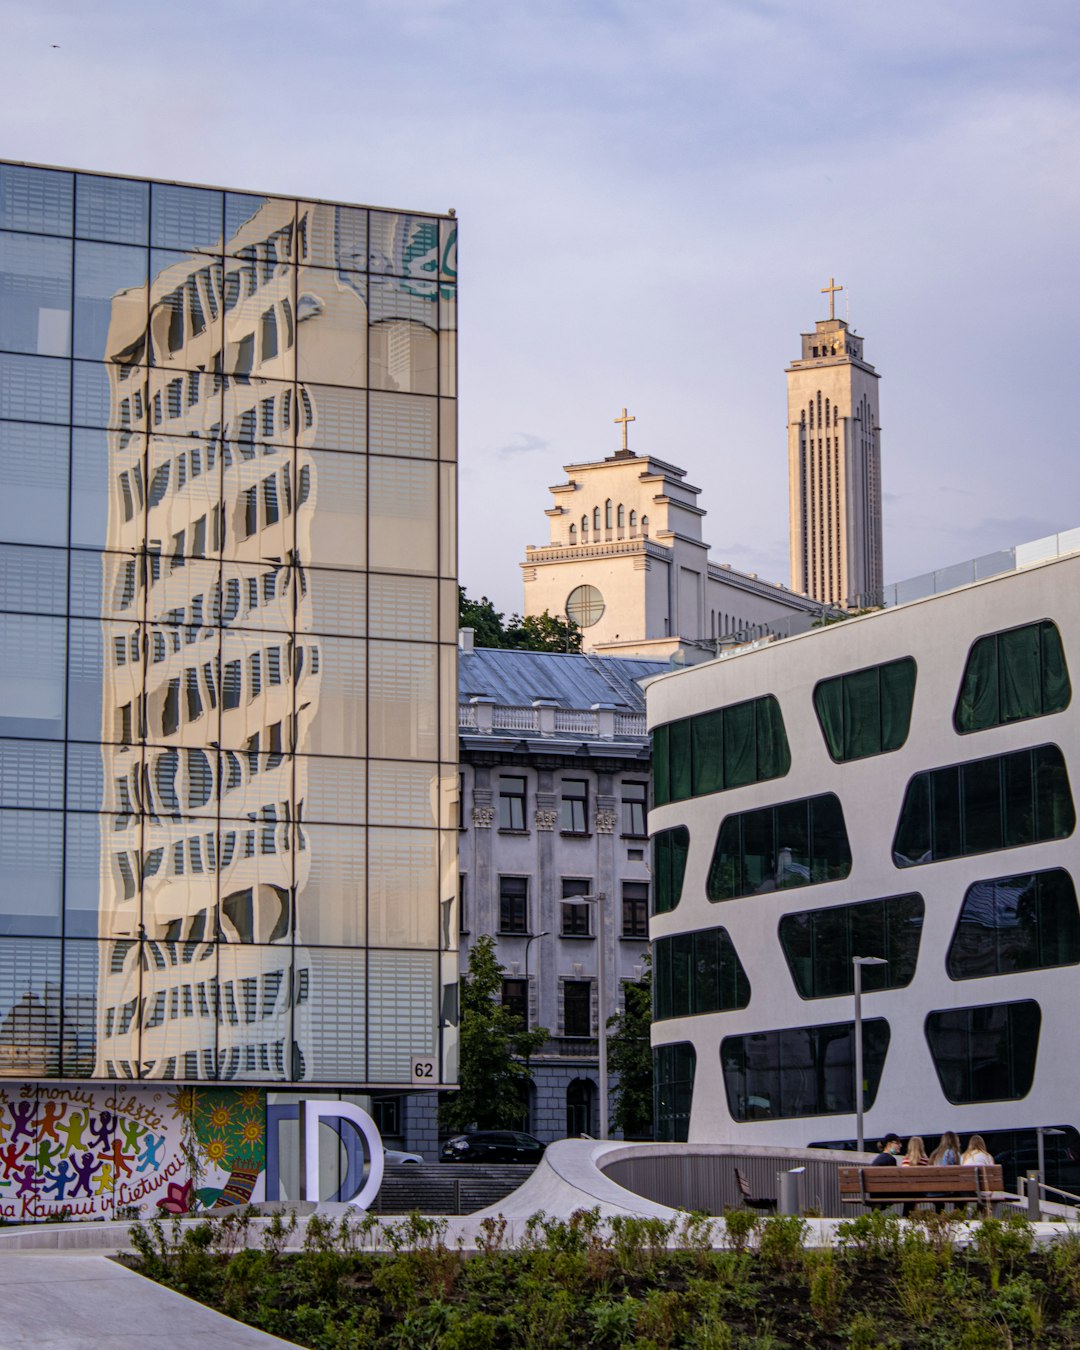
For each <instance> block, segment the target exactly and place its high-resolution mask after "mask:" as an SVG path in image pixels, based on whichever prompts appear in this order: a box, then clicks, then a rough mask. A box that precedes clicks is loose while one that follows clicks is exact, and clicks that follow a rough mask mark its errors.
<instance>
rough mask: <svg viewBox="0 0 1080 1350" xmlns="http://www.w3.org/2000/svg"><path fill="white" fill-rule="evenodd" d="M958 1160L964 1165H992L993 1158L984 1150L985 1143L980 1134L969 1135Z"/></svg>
mask: <svg viewBox="0 0 1080 1350" xmlns="http://www.w3.org/2000/svg"><path fill="white" fill-rule="evenodd" d="M960 1161H961V1163H962V1164H963V1165H964V1166H965V1167H993V1165H994V1160H993V1158H992V1157H991V1156H990V1154H989V1153H987V1151H986V1144H985V1143H984V1141H983V1137H982V1135H981V1134H973V1135H972V1136H971V1138H970V1139H969V1140H968V1146H967V1148H966V1149H964V1156H963V1157H962V1158H961V1159H960Z"/></svg>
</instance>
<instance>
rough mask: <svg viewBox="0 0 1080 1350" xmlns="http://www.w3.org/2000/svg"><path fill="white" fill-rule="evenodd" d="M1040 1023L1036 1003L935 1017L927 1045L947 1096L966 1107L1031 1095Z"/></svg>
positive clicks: (950, 1010) (928, 1024) (944, 1012)
mask: <svg viewBox="0 0 1080 1350" xmlns="http://www.w3.org/2000/svg"><path fill="white" fill-rule="evenodd" d="M1041 1022H1042V1013H1041V1011H1040V1008H1039V1005H1038V1004H1037V1003H1036V1002H1035V1000H1034V999H1023V1000H1021V1001H1019V1002H1016V1003H991V1004H988V1005H984V1006H982V1007H973V1008H945V1009H943V1010H941V1011H940V1012H932V1013H930V1014H929V1015H928V1016H927V1019H926V1043H927V1045H928V1046H929V1047H930V1056H931V1058H932V1059H933V1061H934V1068H935V1070H936V1071H937V1076H938V1079H939V1080H940V1082H941V1090H942V1092H943V1093H944V1094H945V1096H946V1098H947V1099H948V1100H949V1101H950V1102H953V1103H954V1104H956V1105H961V1104H963V1103H966V1102H1003V1101H1016V1100H1018V1099H1019V1098H1020V1097H1026V1096H1027V1094H1028V1093H1029V1092H1030V1091H1031V1082H1032V1079H1033V1078H1034V1076H1035V1061H1036V1059H1037V1057H1038V1052H1039V1028H1040V1025H1041Z"/></svg>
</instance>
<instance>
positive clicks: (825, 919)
mask: <svg viewBox="0 0 1080 1350" xmlns="http://www.w3.org/2000/svg"><path fill="white" fill-rule="evenodd" d="M924 912H925V906H924V904H923V899H922V896H921V895H893V896H890V897H889V898H888V899H885V900H863V901H861V902H860V903H859V904H856V905H835V906H833V907H832V908H831V909H808V910H803V911H801V912H800V913H797V914H785V915H784V917H783V918H782V919H781V920H780V946H781V948H782V949H783V952H784V959H785V960H786V961H787V963H788V968H789V969H790V971H791V975H792V978H793V979H794V981H795V988H796V989H797V990H798V991H799V997H800V998H839V997H841V996H843V995H846V994H850V993H852V992H853V990H854V968H853V966H852V957H853V956H880V957H883V958H884V959H885V960H886V961H887V962H888V965H885V966H864V967H863V972H862V986H863V988H864V989H865V990H872V989H902V988H904V986H906V985H908V984H910V983H911V980H912V977H913V976H914V974H915V966H916V963H917V961H918V957H919V939H920V937H921V936H922V924H923V915H924Z"/></svg>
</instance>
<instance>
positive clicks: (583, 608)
mask: <svg viewBox="0 0 1080 1350" xmlns="http://www.w3.org/2000/svg"><path fill="white" fill-rule="evenodd" d="M603 612H604V597H603V596H602V595H601V594H600V592H599V591H598V590H597V589H596V587H595V586H575V587H574V589H573V590H572V591H571V592H570V594H569V595H568V596H567V597H566V613H567V616H568V617H569V618H571V619H573V621H574V622H575V623H576V624H577V626H578V627H579V628H591V627H592V626H593V624H594V623H599V622H600V616H601V615H602V614H603Z"/></svg>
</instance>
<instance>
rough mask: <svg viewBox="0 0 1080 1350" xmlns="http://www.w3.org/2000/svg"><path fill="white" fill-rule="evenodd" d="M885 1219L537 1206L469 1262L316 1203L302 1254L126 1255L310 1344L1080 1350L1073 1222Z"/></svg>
mask: <svg viewBox="0 0 1080 1350" xmlns="http://www.w3.org/2000/svg"><path fill="white" fill-rule="evenodd" d="M736 1216H742V1217H744V1218H745V1219H749V1221H750V1225H749V1226H747V1225H746V1224H745V1223H743V1222H742V1221H741V1218H738V1217H736ZM864 1217H865V1218H866V1219H867V1220H873V1219H874V1217H875V1216H871V1215H867V1216H864ZM881 1219H887V1220H892V1221H891V1222H881V1221H880V1220H881ZM878 1220H879V1221H873V1222H867V1223H862V1222H860V1220H853V1221H851V1223H850V1224H849V1225H848V1226H847V1229H848V1231H847V1234H846V1241H845V1243H844V1244H843V1245H842V1246H838V1247H837V1248H836V1249H834V1250H828V1249H827V1250H811V1251H807V1250H804V1248H803V1242H804V1240H805V1237H806V1232H805V1224H804V1222H803V1221H802V1220H801V1219H799V1218H792V1217H789V1216H781V1217H778V1218H770V1219H768V1220H765V1221H760V1220H758V1219H757V1217H756V1216H755V1215H753V1214H750V1213H748V1212H747V1211H741V1210H736V1211H733V1212H732V1213H731V1214H730V1215H729V1217H728V1230H727V1241H729V1242H731V1241H732V1240H733V1229H734V1231H735V1232H738V1233H740V1234H741V1237H740V1241H741V1243H742V1247H743V1250H738V1251H735V1250H731V1249H720V1250H716V1249H714V1248H713V1247H712V1245H711V1242H712V1240H714V1239H715V1238H717V1237H723V1234H722V1233H721V1230H720V1228H719V1225H718V1224H716V1223H715V1221H713V1220H710V1219H709V1218H708V1217H707V1216H704V1215H696V1216H687V1218H685V1219H681V1220H679V1221H676V1222H669V1221H666V1220H662V1219H652V1218H638V1217H633V1216H626V1215H624V1216H620V1217H615V1218H608V1219H605V1218H604V1217H602V1216H601V1214H600V1212H599V1210H598V1209H595V1208H594V1209H588V1210H578V1211H576V1212H575V1213H573V1214H571V1215H570V1216H569V1217H567V1218H565V1219H563V1218H551V1217H548V1216H547V1215H544V1214H536V1215H534V1216H533V1217H532V1219H530V1220H529V1222H528V1224H527V1225H526V1232H525V1235H524V1236H523V1237H522V1238H521V1239H520V1240H518V1241H516V1242H514V1241H511V1240H509V1239H508V1237H507V1232H508V1229H507V1225H506V1224H505V1222H503V1221H502V1220H500V1219H493V1220H491V1221H490V1222H487V1223H486V1224H485V1225H483V1226H482V1227H481V1228H480V1234H481V1241H480V1243H479V1244H478V1249H477V1251H476V1252H475V1253H474V1254H471V1255H470V1256H469V1258H468V1259H466V1258H465V1254H464V1252H463V1251H462V1250H461V1248H460V1246H459V1245H458V1244H449V1243H448V1241H447V1236H448V1225H447V1222H446V1220H444V1219H440V1218H432V1217H430V1216H425V1215H422V1214H410V1215H408V1216H406V1217H405V1218H403V1219H400V1220H397V1221H392V1220H378V1219H374V1218H372V1217H371V1216H363V1217H361V1216H348V1217H346V1218H345V1219H343V1220H340V1221H333V1220H330V1219H328V1218H326V1217H325V1216H322V1215H315V1216H312V1217H309V1218H308V1219H307V1221H306V1228H305V1231H304V1235H303V1242H302V1244H301V1245H300V1248H299V1250H297V1249H296V1247H295V1245H292V1246H291V1247H290V1248H289V1249H286V1248H285V1243H286V1242H287V1241H288V1238H289V1236H290V1234H291V1233H292V1232H293V1231H294V1229H295V1226H296V1221H295V1219H288V1220H285V1219H282V1218H281V1217H280V1216H274V1217H273V1218H271V1219H269V1220H267V1219H264V1218H261V1217H259V1218H256V1217H255V1215H254V1214H253V1213H251V1212H244V1213H241V1214H235V1215H233V1214H228V1215H226V1216H224V1217H216V1216H214V1215H211V1216H209V1217H207V1218H205V1219H199V1220H191V1219H186V1220H180V1219H176V1220H175V1221H171V1222H168V1223H163V1222H162V1221H161V1219H159V1218H157V1217H155V1218H153V1219H151V1220H150V1221H149V1222H148V1223H146V1224H137V1225H135V1226H134V1227H133V1228H132V1230H131V1243H132V1251H133V1254H132V1256H131V1257H130V1258H129V1264H131V1265H134V1266H135V1267H136V1268H137V1269H139V1270H140V1271H142V1272H143V1273H144V1274H147V1275H150V1276H152V1277H153V1278H155V1279H158V1280H160V1281H161V1282H163V1283H165V1284H167V1285H169V1286H170V1287H171V1288H173V1289H177V1290H179V1291H180V1292H183V1293H186V1294H188V1295H189V1296H191V1297H193V1298H197V1299H199V1300H201V1301H202V1302H204V1303H206V1304H208V1305H210V1306H212V1307H215V1308H218V1309H220V1310H221V1311H223V1312H225V1313H226V1314H228V1315H230V1316H234V1317H238V1318H240V1319H241V1320H243V1321H245V1322H247V1323H249V1324H250V1325H252V1326H256V1327H259V1328H261V1329H262V1330H264V1331H267V1332H269V1333H270V1334H272V1335H275V1336H278V1337H281V1338H282V1339H283V1340H286V1341H290V1342H292V1343H294V1344H297V1345H301V1346H308V1347H311V1350H346V1347H347V1348H348V1350H412V1348H413V1347H424V1350H428V1347H430V1348H431V1350H618V1347H624V1346H634V1347H637V1348H640V1350H669V1348H670V1350H750V1348H751V1347H753V1350H787V1348H788V1347H790V1348H791V1350H795V1347H803V1346H805V1347H819V1346H820V1347H823V1348H825V1347H827V1348H828V1350H840V1347H842V1346H848V1347H853V1348H854V1350H989V1348H990V1347H999V1346H1000V1347H1009V1348H1010V1350H1020V1347H1024V1348H1025V1350H1035V1348H1036V1347H1042V1346H1047V1347H1050V1346H1062V1347H1078V1346H1080V1318H1078V1316H1077V1300H1076V1281H1077V1279H1078V1277H1080V1237H1078V1236H1077V1235H1076V1234H1075V1233H1066V1234H1064V1235H1063V1237H1062V1239H1061V1241H1059V1242H1057V1243H1056V1244H1054V1245H1052V1246H1050V1247H1038V1248H1036V1247H1033V1244H1032V1240H1031V1237H1032V1235H1031V1231H1030V1229H1029V1228H1028V1226H1027V1225H1026V1224H1025V1223H1024V1222H1023V1220H1022V1219H1019V1218H1018V1219H1010V1220H1003V1221H1001V1222H1000V1223H993V1222H988V1223H985V1224H980V1225H977V1226H975V1225H971V1226H968V1225H963V1226H958V1227H957V1229H956V1232H955V1234H954V1236H955V1242H950V1241H945V1239H944V1237H943V1233H945V1232H946V1231H947V1230H945V1229H944V1228H943V1227H939V1226H935V1225H933V1224H930V1225H927V1224H922V1223H920V1224H907V1225H905V1224H900V1223H898V1222H896V1221H895V1219H894V1216H891V1215H882V1216H878ZM755 1231H756V1232H757V1233H759V1234H760V1240H759V1246H760V1250H759V1251H755V1250H751V1249H750V1243H751V1238H752V1236H753V1234H754V1232H755ZM994 1270H996V1272H997V1284H996V1286H995V1285H994V1284H993V1283H992V1272H993V1271H994Z"/></svg>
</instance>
